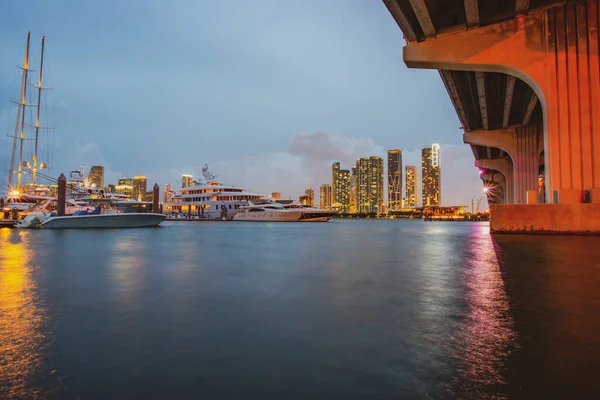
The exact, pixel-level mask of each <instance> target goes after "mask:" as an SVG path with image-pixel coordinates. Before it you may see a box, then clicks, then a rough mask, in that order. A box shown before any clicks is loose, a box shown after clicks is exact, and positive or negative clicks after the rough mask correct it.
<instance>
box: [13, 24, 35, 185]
mask: <svg viewBox="0 0 600 400" xmlns="http://www.w3.org/2000/svg"><path fill="white" fill-rule="evenodd" d="M30 35H31V32H27V47H26V50H25V61H24V63H23V66H24V68H23V78H22V79H21V90H20V92H19V103H18V104H19V108H18V111H17V120H16V123H15V133H14V135H13V147H12V153H11V157H10V169H9V170H8V186H9V187H11V188H12V183H13V175H14V174H15V156H16V155H17V139H18V137H19V136H18V134H19V125H20V124H19V122H20V120H21V104H23V87H25V86H26V85H27V79H26V75H25V74H26V72H25V71H26V70H27V63H28V61H29V60H28V58H29V56H28V54H29V37H30ZM21 143H22V142H21Z"/></svg>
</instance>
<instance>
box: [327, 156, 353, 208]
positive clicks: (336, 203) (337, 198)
mask: <svg viewBox="0 0 600 400" xmlns="http://www.w3.org/2000/svg"><path fill="white" fill-rule="evenodd" d="M331 208H333V209H335V210H337V211H339V212H342V213H347V212H349V211H350V171H349V170H347V169H340V163H339V162H334V163H333V165H332V166H331Z"/></svg>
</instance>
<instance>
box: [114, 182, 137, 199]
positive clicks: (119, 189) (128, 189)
mask: <svg viewBox="0 0 600 400" xmlns="http://www.w3.org/2000/svg"><path fill="white" fill-rule="evenodd" d="M115 193H121V194H125V195H127V196H129V197H133V179H131V178H119V181H118V182H117V186H115Z"/></svg>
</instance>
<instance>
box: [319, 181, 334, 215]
mask: <svg viewBox="0 0 600 400" xmlns="http://www.w3.org/2000/svg"><path fill="white" fill-rule="evenodd" d="M319 208H322V209H323V210H329V209H330V208H331V185H330V184H328V183H324V184H322V185H321V187H320V188H319Z"/></svg>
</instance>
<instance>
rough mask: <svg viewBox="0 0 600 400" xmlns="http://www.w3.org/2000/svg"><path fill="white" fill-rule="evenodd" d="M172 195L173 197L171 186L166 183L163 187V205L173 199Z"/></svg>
mask: <svg viewBox="0 0 600 400" xmlns="http://www.w3.org/2000/svg"><path fill="white" fill-rule="evenodd" d="M173 195H175V192H173V185H171V184H170V183H167V185H166V186H165V192H164V194H163V196H164V197H163V201H164V202H165V203H169V202H170V201H171V199H172V198H173Z"/></svg>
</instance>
